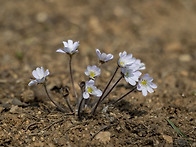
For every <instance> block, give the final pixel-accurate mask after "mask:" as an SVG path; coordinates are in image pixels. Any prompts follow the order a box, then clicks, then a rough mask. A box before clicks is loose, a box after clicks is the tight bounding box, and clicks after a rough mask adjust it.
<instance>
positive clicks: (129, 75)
mask: <svg viewBox="0 0 196 147" xmlns="http://www.w3.org/2000/svg"><path fill="white" fill-rule="evenodd" d="M121 72H122V73H123V75H124V78H125V80H126V81H127V82H128V83H129V84H131V85H132V86H134V85H136V82H138V79H139V77H140V76H141V74H142V73H141V72H140V71H134V70H132V69H131V68H128V67H127V68H122V69H121Z"/></svg>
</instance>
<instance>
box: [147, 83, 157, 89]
mask: <svg viewBox="0 0 196 147" xmlns="http://www.w3.org/2000/svg"><path fill="white" fill-rule="evenodd" d="M149 85H150V87H152V88H154V89H155V88H157V85H156V84H154V83H152V82H150V83H149Z"/></svg>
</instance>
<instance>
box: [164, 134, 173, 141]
mask: <svg viewBox="0 0 196 147" xmlns="http://www.w3.org/2000/svg"><path fill="white" fill-rule="evenodd" d="M163 139H165V141H167V142H168V143H173V138H172V137H171V136H168V135H163Z"/></svg>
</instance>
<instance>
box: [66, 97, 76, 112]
mask: <svg viewBox="0 0 196 147" xmlns="http://www.w3.org/2000/svg"><path fill="white" fill-rule="evenodd" d="M68 97H69V96H68V95H67V96H65V101H66V103H67V106H68V107H69V110H70V111H71V112H74V111H73V109H72V107H71V104H70V101H69V98H68Z"/></svg>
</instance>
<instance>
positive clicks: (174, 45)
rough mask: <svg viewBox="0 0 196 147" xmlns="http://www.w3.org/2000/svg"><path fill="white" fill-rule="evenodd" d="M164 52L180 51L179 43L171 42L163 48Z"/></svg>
mask: <svg viewBox="0 0 196 147" xmlns="http://www.w3.org/2000/svg"><path fill="white" fill-rule="evenodd" d="M165 50H166V51H181V50H182V45H181V44H180V43H179V42H172V43H170V44H167V45H166V47H165Z"/></svg>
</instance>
